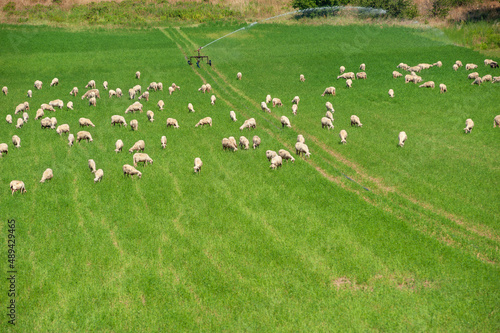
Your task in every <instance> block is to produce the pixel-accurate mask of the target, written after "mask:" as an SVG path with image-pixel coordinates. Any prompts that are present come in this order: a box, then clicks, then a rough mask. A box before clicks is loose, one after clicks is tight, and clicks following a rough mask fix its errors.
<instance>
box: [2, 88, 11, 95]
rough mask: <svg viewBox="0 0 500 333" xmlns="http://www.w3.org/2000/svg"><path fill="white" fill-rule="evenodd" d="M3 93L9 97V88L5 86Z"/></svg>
mask: <svg viewBox="0 0 500 333" xmlns="http://www.w3.org/2000/svg"><path fill="white" fill-rule="evenodd" d="M2 93H3V94H4V95H5V96H7V94H8V93H9V88H7V87H6V86H3V87H2Z"/></svg>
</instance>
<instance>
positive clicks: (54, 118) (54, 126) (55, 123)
mask: <svg viewBox="0 0 500 333" xmlns="http://www.w3.org/2000/svg"><path fill="white" fill-rule="evenodd" d="M56 125H57V119H56V117H52V118H50V128H51V129H55V128H56Z"/></svg>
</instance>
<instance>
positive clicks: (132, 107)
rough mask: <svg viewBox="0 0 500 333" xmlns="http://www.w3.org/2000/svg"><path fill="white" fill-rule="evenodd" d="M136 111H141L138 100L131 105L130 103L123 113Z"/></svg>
mask: <svg viewBox="0 0 500 333" xmlns="http://www.w3.org/2000/svg"><path fill="white" fill-rule="evenodd" d="M136 111H139V112H142V104H141V103H140V102H135V103H133V104H132V105H130V106H129V107H128V108H127V109H126V110H125V113H134V112H136Z"/></svg>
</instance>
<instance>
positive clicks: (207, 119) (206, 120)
mask: <svg viewBox="0 0 500 333" xmlns="http://www.w3.org/2000/svg"><path fill="white" fill-rule="evenodd" d="M204 125H210V127H212V118H210V117H205V118H202V119H200V121H199V122H198V123H197V124H196V125H194V127H198V126H204Z"/></svg>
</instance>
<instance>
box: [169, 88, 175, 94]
mask: <svg viewBox="0 0 500 333" xmlns="http://www.w3.org/2000/svg"><path fill="white" fill-rule="evenodd" d="M174 91H175V88H173V87H168V94H169V95H172V93H173V92H174Z"/></svg>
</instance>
